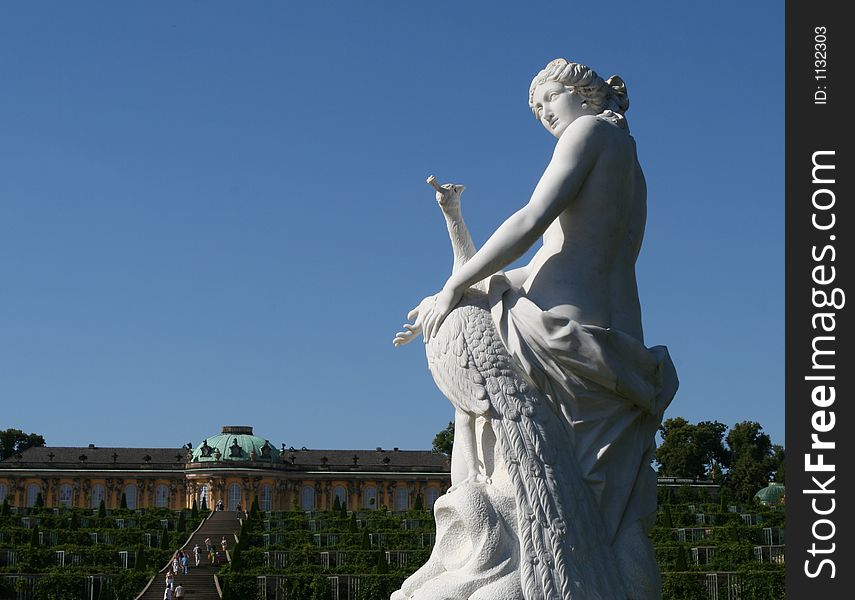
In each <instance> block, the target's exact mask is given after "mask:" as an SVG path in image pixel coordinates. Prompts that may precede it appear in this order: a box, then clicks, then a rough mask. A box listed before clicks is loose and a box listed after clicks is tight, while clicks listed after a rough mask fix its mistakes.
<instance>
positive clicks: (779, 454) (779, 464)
mask: <svg viewBox="0 0 855 600" xmlns="http://www.w3.org/2000/svg"><path fill="white" fill-rule="evenodd" d="M772 456H773V459H772V460H773V461H774V463H775V474H774V478H775V481H777V482H778V483H786V482H785V481H784V463H785V460H784V458H785V454H784V447H783V446H780V445H778V444H775V445H773V446H772Z"/></svg>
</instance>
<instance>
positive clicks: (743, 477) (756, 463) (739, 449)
mask: <svg viewBox="0 0 855 600" xmlns="http://www.w3.org/2000/svg"><path fill="white" fill-rule="evenodd" d="M727 445H728V446H729V447H730V453H731V464H730V470H729V471H728V474H727V485H728V487H729V488H730V490H731V491H732V492H733V494H734V495H735V496H736V498H737V499H739V500H741V501H743V502H748V501H750V500H751V499H752V498H753V497H754V494H755V493H757V490H759V489H760V488H763V487H766V486H767V485H768V484H769V478H770V477H771V475H772V473H774V472H775V470H776V469H777V468H778V460H777V459H776V451H775V447H774V446H773V445H772V440H771V439H770V438H769V435H768V434H766V433H763V428H762V427H761V426H760V423H757V422H756V421H742V422H741V423H737V424H736V425H734V426H733V427H732V428H731V430H730V432H729V433H728V434H727ZM781 455H783V448H781Z"/></svg>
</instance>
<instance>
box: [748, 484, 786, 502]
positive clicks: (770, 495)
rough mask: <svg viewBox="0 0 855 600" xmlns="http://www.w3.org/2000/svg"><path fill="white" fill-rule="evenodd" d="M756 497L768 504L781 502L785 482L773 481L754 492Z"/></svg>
mask: <svg viewBox="0 0 855 600" xmlns="http://www.w3.org/2000/svg"><path fill="white" fill-rule="evenodd" d="M754 497H755V498H757V499H758V500H759V501H760V502H761V503H763V504H766V505H769V504H780V503H781V499H782V498H783V497H784V484H783V483H775V482H772V483H770V484H769V485H767V486H766V487H764V488H763V489H762V490H760V491H759V492H757V493H756V494H754Z"/></svg>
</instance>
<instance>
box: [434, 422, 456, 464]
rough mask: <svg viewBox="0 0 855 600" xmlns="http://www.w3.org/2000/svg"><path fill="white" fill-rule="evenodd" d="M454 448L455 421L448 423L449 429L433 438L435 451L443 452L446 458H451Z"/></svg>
mask: <svg viewBox="0 0 855 600" xmlns="http://www.w3.org/2000/svg"><path fill="white" fill-rule="evenodd" d="M453 446H454V421H449V422H448V427H446V428H445V429H443V430H442V431H440V432H439V433H437V434H436V435H435V436H434V438H433V449H434V450H436V451H437V452H442V453H443V454H445V455H446V456H451V449H452V447H453Z"/></svg>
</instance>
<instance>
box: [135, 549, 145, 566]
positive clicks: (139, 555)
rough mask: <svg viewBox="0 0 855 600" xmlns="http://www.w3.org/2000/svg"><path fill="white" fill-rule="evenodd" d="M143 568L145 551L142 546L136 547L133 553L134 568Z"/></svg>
mask: <svg viewBox="0 0 855 600" xmlns="http://www.w3.org/2000/svg"><path fill="white" fill-rule="evenodd" d="M145 568H146V564H145V551H144V550H143V549H142V548H137V551H136V553H135V555H134V570H136V571H145Z"/></svg>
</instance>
